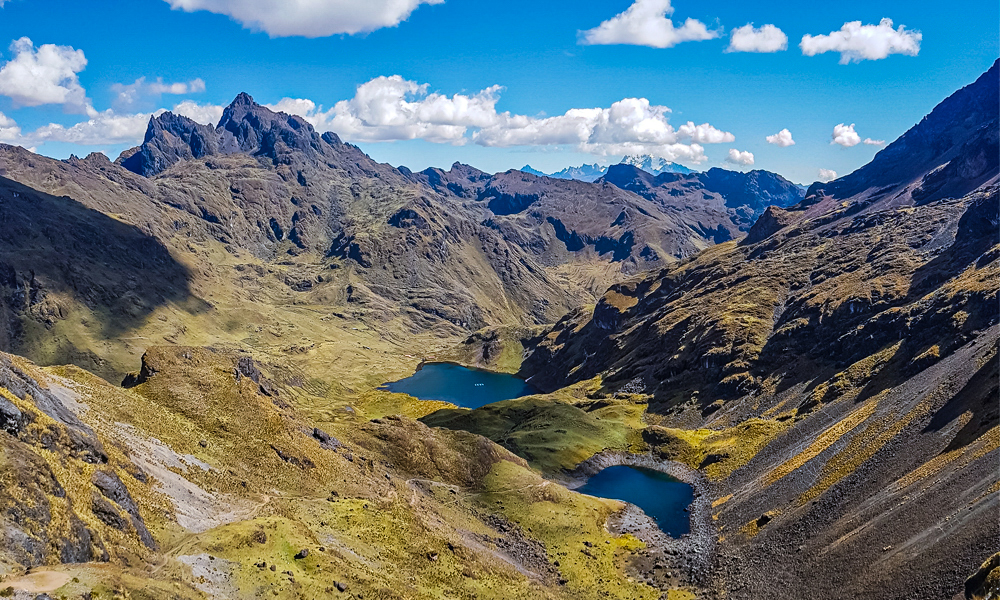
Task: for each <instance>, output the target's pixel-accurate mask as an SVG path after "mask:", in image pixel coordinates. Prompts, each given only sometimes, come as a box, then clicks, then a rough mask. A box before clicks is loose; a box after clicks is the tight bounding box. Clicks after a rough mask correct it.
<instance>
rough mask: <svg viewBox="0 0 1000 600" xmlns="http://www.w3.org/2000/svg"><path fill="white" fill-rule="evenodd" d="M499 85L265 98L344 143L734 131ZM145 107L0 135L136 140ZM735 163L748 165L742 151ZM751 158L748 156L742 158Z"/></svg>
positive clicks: (609, 142) (657, 147)
mask: <svg viewBox="0 0 1000 600" xmlns="http://www.w3.org/2000/svg"><path fill="white" fill-rule="evenodd" d="M501 91H502V88H501V87H500V86H491V87H488V88H486V89H484V90H481V91H479V92H477V93H474V94H454V95H451V96H449V95H445V94H441V93H438V92H430V91H429V89H428V85H427V84H420V83H417V82H415V81H409V80H406V79H404V78H402V77H400V76H398V75H393V76H391V77H377V78H375V79H372V80H371V81H368V82H367V83H364V84H362V85H359V86H358V88H357V91H356V93H355V95H354V97H353V98H350V99H348V100H342V101H340V102H337V103H336V104H334V105H333V106H332V107H330V108H324V107H323V106H321V105H318V104H317V103H316V102H314V101H312V100H309V99H305V98H284V99H282V100H280V101H279V102H277V103H275V104H271V105H268V107H269V108H271V109H272V110H277V111H283V112H286V113H291V114H296V115H299V116H301V117H303V118H304V119H306V121H308V122H310V123H311V124H312V125H313V126H314V127H315V128H316V129H317V130H318V131H321V132H322V131H333V132H336V133H337V134H338V135H340V136H341V137H342V138H343V139H345V140H347V141H351V142H385V141H394V140H412V139H422V140H426V141H430V142H435V143H448V144H454V145H463V144H468V143H474V144H479V145H481V146H489V147H511V146H536V147H546V146H548V147H557V146H571V147H573V148H574V149H576V150H577V151H580V152H586V153H590V154H594V155H598V156H616V155H617V156H621V155H628V154H650V155H653V156H658V157H661V158H664V159H666V160H670V161H682V160H683V161H687V162H692V163H700V162H703V161H705V160H706V157H705V151H704V146H703V145H704V144H721V143H729V142H733V141H735V139H736V138H735V136H734V135H733V134H732V133H730V132H728V131H723V130H721V129H718V128H716V127H715V126H713V125H711V124H710V123H701V124H696V123H695V122H694V121H687V122H685V123H682V124H680V125H678V126H676V127H675V126H674V125H673V124H672V123H670V120H669V115H670V109H669V108H668V107H666V106H659V105H654V104H652V103H650V101H649V100H647V99H645V98H625V99H623V100H620V101H618V102H615V103H613V104H612V105H611V106H609V107H607V108H600V107H598V108H574V109H570V110H568V111H566V112H565V113H563V114H560V115H554V116H528V115H519V114H512V113H510V112H498V111H497V109H496V104H497V102H498V101H499V99H500V92H501ZM171 110H172V111H173V112H174V113H176V114H180V115H184V116H186V117H188V118H191V119H193V120H195V121H197V122H199V123H204V124H209V125H215V124H216V123H218V121H219V120H220V119H221V117H222V112H223V107H222V106H218V105H214V104H199V103H197V102H194V101H192V100H184V101H183V102H180V103H178V104H176V105H174V107H173V108H172V109H171ZM161 112H163V109H160V110H157V111H155V112H153V113H146V112H135V113H132V112H119V111H116V110H114V109H108V110H106V111H104V112H98V111H96V110H93V109H90V112H89V113H88V117H89V118H88V119H87V120H86V121H83V122H81V123H77V124H75V125H72V126H63V125H60V124H55V123H53V124H49V125H46V126H44V127H41V128H39V129H37V130H35V131H34V132H31V133H28V134H26V135H21V133H20V131H19V130H18V132H13V131H11V132H8V133H4V131H6V130H5V129H3V128H4V127H8V126H9V127H14V125H13V122H11V123H10V124H6V121H0V135H6V136H8V137H10V136H13V135H14V134H15V133H16V134H17V135H19V136H20V137H19V138H18V140H19V141H18V142H17V143H21V144H22V145H25V144H27V143H29V142H30V143H45V142H64V143H71V144H80V145H110V144H116V143H130V144H134V143H138V142H139V141H141V140H142V138H143V135H144V134H145V131H146V125H147V123H148V121H149V118H150V116H153V115H158V114H160V113H161ZM738 156H739V158H740V159H741V160H742V161H744V162H743V163H741V164H752V155H751V154H750V153H740V154H739V155H738ZM748 159H749V160H750V161H751V162H746V160H748Z"/></svg>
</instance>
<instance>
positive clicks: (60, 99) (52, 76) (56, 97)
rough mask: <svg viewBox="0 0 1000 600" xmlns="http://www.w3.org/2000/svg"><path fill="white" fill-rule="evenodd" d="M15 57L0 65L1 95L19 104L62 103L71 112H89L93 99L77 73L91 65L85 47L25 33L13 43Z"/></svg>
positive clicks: (12, 49)
mask: <svg viewBox="0 0 1000 600" xmlns="http://www.w3.org/2000/svg"><path fill="white" fill-rule="evenodd" d="M10 50H11V52H12V53H13V55H14V57H13V58H12V59H11V60H9V61H7V63H5V64H4V65H3V67H2V68H0V95H3V96H7V97H9V98H10V99H11V100H13V101H14V105H15V106H41V105H43V104H61V105H63V107H64V108H65V109H66V110H68V111H71V112H87V110H88V108H89V106H90V101H89V100H87V93H86V92H85V91H84V89H83V86H81V85H80V80H79V78H78V76H77V73H79V72H80V71H82V70H83V69H84V67H86V66H87V58H86V57H85V56H84V55H83V50H75V49H73V48H71V47H70V46H56V45H55V44H43V45H41V46H39V47H38V48H35V45H34V44H33V43H32V42H31V40H30V39H28V38H26V37H22V38H21V39H18V40H15V41H14V42H13V43H12V44H11V45H10Z"/></svg>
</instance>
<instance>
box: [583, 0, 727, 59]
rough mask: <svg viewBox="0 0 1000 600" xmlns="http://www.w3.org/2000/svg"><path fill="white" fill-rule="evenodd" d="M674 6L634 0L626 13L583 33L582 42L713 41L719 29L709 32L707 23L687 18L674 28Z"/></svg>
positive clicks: (666, 44) (665, 44) (655, 44)
mask: <svg viewBox="0 0 1000 600" xmlns="http://www.w3.org/2000/svg"><path fill="white" fill-rule="evenodd" d="M673 12H674V8H673V7H672V6H671V5H670V0H635V3H633V4H632V6H630V7H628V9H626V10H625V12H623V13H619V14H618V15H616V16H614V17H612V18H610V19H608V20H607V21H604V22H603V23H601V24H600V25H598V26H597V27H595V28H593V29H588V30H587V31H581V32H580V34H579V35H580V42H581V43H583V44H593V45H608V44H629V45H633V46H650V47H652V48H670V47H672V46H676V45H677V44H679V43H681V42H689V41H699V40H710V39H712V38H715V37H718V36H719V32H718V31H709V30H708V28H707V27H706V26H705V24H704V23H702V22H701V21H697V20H695V19H687V20H686V21H684V24H683V25H681V26H680V27H675V26H674V22H673V21H671V20H670V19H669V18H668V16H669V15H671V14H673Z"/></svg>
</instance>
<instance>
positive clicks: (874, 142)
mask: <svg viewBox="0 0 1000 600" xmlns="http://www.w3.org/2000/svg"><path fill="white" fill-rule="evenodd" d="M864 143H865V144H866V145H868V146H885V140H873V139H871V138H865V142H864Z"/></svg>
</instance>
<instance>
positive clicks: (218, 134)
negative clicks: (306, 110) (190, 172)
mask: <svg viewBox="0 0 1000 600" xmlns="http://www.w3.org/2000/svg"><path fill="white" fill-rule="evenodd" d="M340 144H342V142H341V141H340V138H339V137H337V136H336V135H335V134H332V133H326V134H323V135H322V136H320V135H319V134H318V133H316V130H315V129H313V127H312V125H310V124H309V123H308V122H307V121H306V120H305V119H303V118H302V117H299V116H296V115H289V114H286V113H283V112H274V111H272V110H271V109H269V108H267V107H265V106H261V105H260V104H257V103H256V102H254V99H253V98H252V97H251V96H250V95H249V94H247V93H246V92H241V93H240V94H239V95H238V96H236V98H235V99H234V100H233V101H232V102H231V103H230V104H229V106H227V107H226V109H225V110H224V111H223V113H222V119H221V120H220V121H219V124H218V125H217V126H215V127H212V126H211V125H203V124H201V123H198V122H196V121H193V120H192V119H189V118H187V117H185V116H183V115H178V114H174V113H172V112H170V111H167V112H164V113H162V114H160V115H158V116H155V117H151V118H150V119H149V126H148V127H147V129H146V136H145V138H144V139H143V142H142V145H141V146H139V147H138V148H133V149H130V150H126V151H125V152H123V153H122V155H121V156H120V157H119V159H118V163H119V164H121V165H122V166H123V167H125V168H126V169H128V170H130V171H132V172H134V173H138V174H139V175H142V176H144V177H151V176H153V175H156V174H158V173H161V172H163V171H164V170H166V169H168V168H170V167H171V166H173V165H174V164H176V163H178V162H180V161H182V160H189V159H192V158H202V157H204V156H210V155H213V154H237V153H242V154H251V155H255V156H262V157H267V158H271V159H272V160H278V159H279V156H281V155H283V154H285V153H287V152H289V151H300V152H305V153H307V154H314V153H320V154H322V153H323V152H324V150H325V146H337V145H340Z"/></svg>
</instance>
